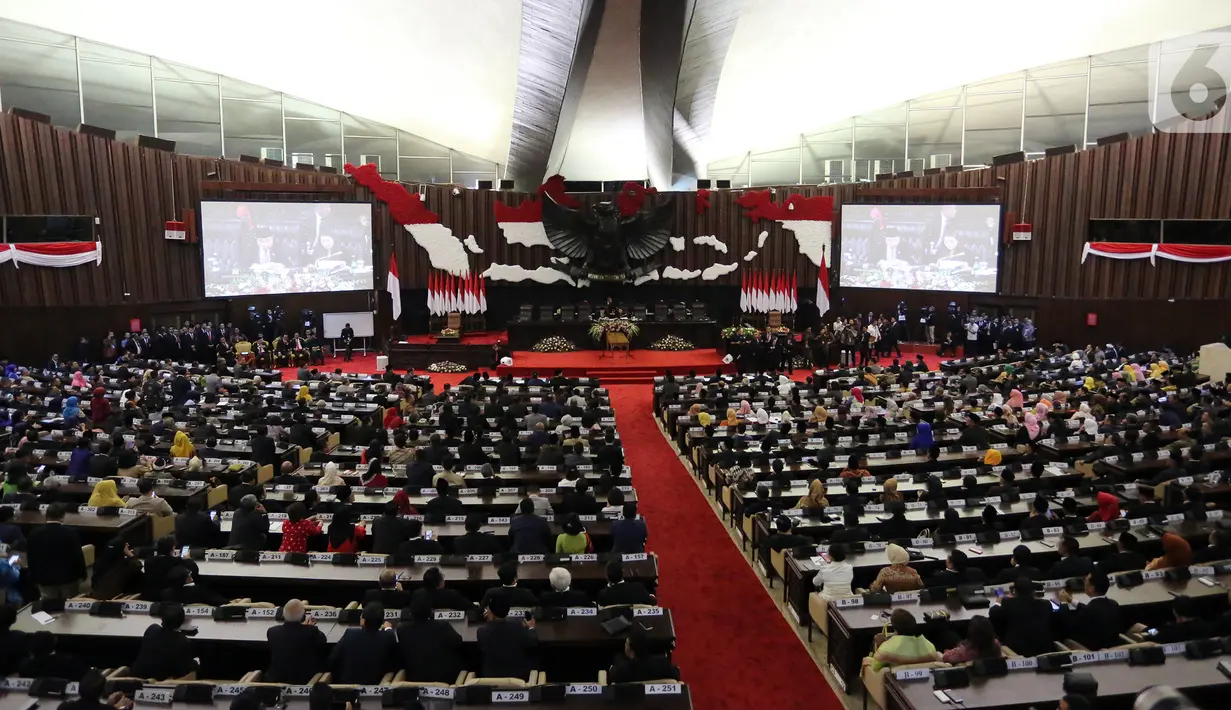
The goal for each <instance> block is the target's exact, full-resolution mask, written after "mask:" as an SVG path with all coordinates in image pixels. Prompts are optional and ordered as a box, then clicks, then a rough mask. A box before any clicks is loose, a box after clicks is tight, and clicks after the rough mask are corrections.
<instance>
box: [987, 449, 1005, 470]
mask: <svg viewBox="0 0 1231 710" xmlns="http://www.w3.org/2000/svg"><path fill="white" fill-rule="evenodd" d="M1003 458H1004V457H1002V456H1001V455H1000V449H988V450H987V453H986V454H983V464H984V465H986V466H999V465H1000V462H1001V461H1002V460H1003Z"/></svg>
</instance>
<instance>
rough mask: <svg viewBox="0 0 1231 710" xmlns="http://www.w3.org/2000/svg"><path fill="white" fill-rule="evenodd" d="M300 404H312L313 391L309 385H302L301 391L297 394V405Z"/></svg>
mask: <svg viewBox="0 0 1231 710" xmlns="http://www.w3.org/2000/svg"><path fill="white" fill-rule="evenodd" d="M300 402H303V403H304V404H312V391H311V390H309V389H308V386H307V385H300V386H299V391H298V392H296V393H295V403H296V404H299V403H300Z"/></svg>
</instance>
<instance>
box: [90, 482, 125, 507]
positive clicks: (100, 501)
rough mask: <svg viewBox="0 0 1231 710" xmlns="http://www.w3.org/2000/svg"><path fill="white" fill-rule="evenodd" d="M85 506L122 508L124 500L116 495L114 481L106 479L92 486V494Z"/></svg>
mask: <svg viewBox="0 0 1231 710" xmlns="http://www.w3.org/2000/svg"><path fill="white" fill-rule="evenodd" d="M86 505H88V506H91V507H94V508H108V507H116V508H123V507H124V499H123V498H121V497H120V496H119V495H117V494H116V492H115V481H113V480H111V479H109V478H108V479H103V480H101V481H99V482H98V483H95V484H94V492H93V493H91V494H90V500H89V502H87V503H86Z"/></svg>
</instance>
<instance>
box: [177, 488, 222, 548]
mask: <svg viewBox="0 0 1231 710" xmlns="http://www.w3.org/2000/svg"><path fill="white" fill-rule="evenodd" d="M220 530H221V528H220V527H219V526H218V522H217V521H215V520H211V519H210V517H209V513H206V512H205V511H204V510H203V509H202V505H201V499H200V497H199V496H194V497H192V498H189V499H188V502H187V503H185V504H184V512H182V513H180V514H179V515H177V516H175V544H177V545H179V546H180V547H210V546H211V545H213V544H215V543H214V541H215V540H217V539H218V538H219V537H220Z"/></svg>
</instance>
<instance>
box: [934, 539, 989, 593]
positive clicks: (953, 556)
mask: <svg viewBox="0 0 1231 710" xmlns="http://www.w3.org/2000/svg"><path fill="white" fill-rule="evenodd" d="M986 582H987V575H985V574H983V570H981V569H979V568H978V567H971V566H970V565H969V560H968V559H967V557H966V553H965V552H963V551H961V550H959V549H957V548H954V549H953V551H952V552H950V553H949V557H948V558H946V559H945V568H944V569H943V570H941V571H939V572H937V573H936V574H934V575H932V576H931V577H929V578H928V581H927V586H929V587H956V586H957V585H959V584H976V583H979V584H984V583H986Z"/></svg>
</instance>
